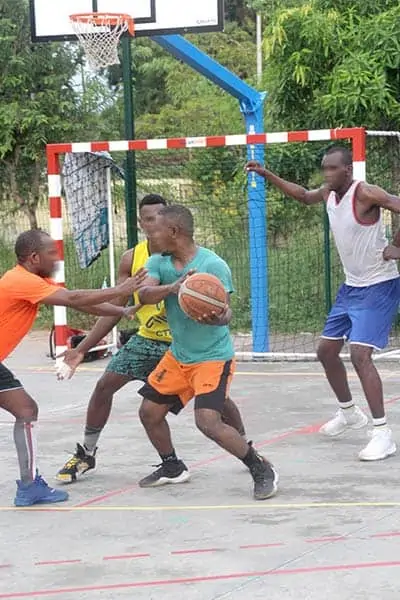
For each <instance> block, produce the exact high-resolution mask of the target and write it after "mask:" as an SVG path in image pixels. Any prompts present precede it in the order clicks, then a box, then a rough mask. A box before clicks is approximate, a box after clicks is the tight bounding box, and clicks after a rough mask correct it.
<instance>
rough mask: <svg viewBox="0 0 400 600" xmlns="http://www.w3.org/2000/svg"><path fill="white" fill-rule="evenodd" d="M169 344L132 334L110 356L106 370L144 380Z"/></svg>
mask: <svg viewBox="0 0 400 600" xmlns="http://www.w3.org/2000/svg"><path fill="white" fill-rule="evenodd" d="M169 346H170V344H167V343H166V342H158V341H155V340H149V339H148V338H144V337H142V336H141V335H133V336H132V337H131V338H130V339H129V340H128V341H127V343H126V344H125V345H124V346H122V348H121V349H120V350H118V352H117V354H115V355H114V356H113V357H112V359H111V360H110V362H109V363H108V366H107V369H106V371H109V372H111V373H118V375H127V376H129V377H131V378H132V379H139V380H140V381H146V380H147V378H148V376H149V375H150V373H151V372H152V371H153V370H154V369H155V367H156V366H157V365H158V363H159V362H160V360H161V359H162V357H163V356H164V354H165V353H166V351H167V350H168V348H169Z"/></svg>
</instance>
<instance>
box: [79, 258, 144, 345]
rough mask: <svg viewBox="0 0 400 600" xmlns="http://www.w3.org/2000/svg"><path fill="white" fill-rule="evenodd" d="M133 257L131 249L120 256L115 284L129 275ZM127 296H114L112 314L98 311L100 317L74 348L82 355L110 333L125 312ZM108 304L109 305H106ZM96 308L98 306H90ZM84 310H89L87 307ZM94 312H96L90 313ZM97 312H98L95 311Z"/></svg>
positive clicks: (80, 308) (121, 281) (118, 283)
mask: <svg viewBox="0 0 400 600" xmlns="http://www.w3.org/2000/svg"><path fill="white" fill-rule="evenodd" d="M132 258H133V250H128V251H127V252H125V253H124V254H123V256H122V258H121V262H120V263H119V267H118V279H117V285H120V284H121V283H124V281H126V280H127V279H128V278H129V277H130V276H131V265H132ZM128 299H129V296H120V297H119V298H116V299H115V300H114V302H113V308H114V310H115V312H114V314H113V315H112V314H111V313H108V315H107V316H103V315H105V313H104V312H103V315H102V314H101V313H100V315H99V316H101V317H102V318H100V319H98V320H97V322H96V324H95V325H94V327H93V328H92V330H91V331H90V332H89V333H88V335H87V336H86V337H85V338H84V339H83V340H82V342H81V343H80V344H79V345H78V346H77V347H76V348H75V349H74V350H76V351H78V352H80V353H82V355H84V354H85V353H86V352H88V351H89V350H90V349H91V348H94V347H95V346H97V344H98V343H99V342H100V341H101V340H102V339H103V338H105V337H106V335H108V334H109V333H110V331H111V330H112V329H113V328H114V327H115V326H116V325H117V323H118V322H119V321H120V319H121V318H122V317H123V316H124V314H125V313H126V311H125V309H124V306H125V305H126V303H127V302H128ZM108 306H110V305H108ZM82 308H83V307H82V306H81V307H79V310H82ZM92 308H94V309H97V308H98V307H96V306H95V307H92ZM86 310H89V308H87V309H86ZM92 314H96V313H92ZM97 314H99V313H97Z"/></svg>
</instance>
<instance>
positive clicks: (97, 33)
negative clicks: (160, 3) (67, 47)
mask: <svg viewBox="0 0 400 600" xmlns="http://www.w3.org/2000/svg"><path fill="white" fill-rule="evenodd" d="M70 21H71V25H72V28H73V30H74V33H75V34H76V36H77V38H78V40H79V42H80V43H81V45H82V47H83V49H84V51H85V54H86V57H87V60H88V63H89V65H90V66H91V67H92V68H93V69H95V70H96V71H98V70H99V69H104V68H105V67H109V66H110V65H116V64H119V57H118V43H119V40H120V38H121V36H122V35H123V34H124V33H126V32H128V33H129V34H130V35H131V36H134V34H135V24H134V20H133V18H132V17H130V16H129V15H124V14H119V13H80V14H75V15H70Z"/></svg>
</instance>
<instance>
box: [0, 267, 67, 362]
mask: <svg viewBox="0 0 400 600" xmlns="http://www.w3.org/2000/svg"><path fill="white" fill-rule="evenodd" d="M59 289H60V288H59V286H58V285H57V284H55V283H54V282H53V281H52V280H51V279H45V278H43V277H39V275H34V274H33V273H30V272H29V271H27V270H26V269H24V267H21V266H20V265H17V266H16V267H14V268H13V269H11V270H10V271H7V272H6V273H4V275H3V277H2V278H1V279H0V361H2V360H4V359H5V358H7V356H8V355H9V354H10V353H11V352H12V351H13V350H14V348H15V347H16V346H17V345H18V344H19V343H20V341H21V340H22V339H23V338H24V337H25V335H26V334H27V333H28V331H29V330H30V328H31V327H32V325H33V323H34V321H35V318H36V315H37V312H38V310H39V306H38V304H39V302H41V300H43V299H44V298H47V297H48V296H51V295H52V294H54V293H55V292H56V291H57V290H59Z"/></svg>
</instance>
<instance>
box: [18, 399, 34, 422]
mask: <svg viewBox="0 0 400 600" xmlns="http://www.w3.org/2000/svg"><path fill="white" fill-rule="evenodd" d="M38 415H39V407H38V405H37V404H36V402H35V401H34V400H33V398H30V401H29V402H27V403H26V404H24V405H23V406H21V407H20V408H19V410H18V414H15V417H16V418H17V419H18V420H19V421H25V422H26V423H30V422H31V421H37V419H38Z"/></svg>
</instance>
